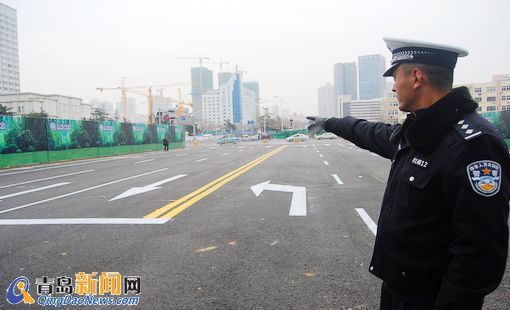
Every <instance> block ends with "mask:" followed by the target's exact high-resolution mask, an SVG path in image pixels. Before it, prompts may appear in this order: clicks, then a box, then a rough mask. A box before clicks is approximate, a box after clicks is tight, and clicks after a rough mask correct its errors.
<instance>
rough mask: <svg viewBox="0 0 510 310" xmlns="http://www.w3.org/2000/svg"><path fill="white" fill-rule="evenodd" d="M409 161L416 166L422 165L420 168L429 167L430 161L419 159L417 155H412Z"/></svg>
mask: <svg viewBox="0 0 510 310" xmlns="http://www.w3.org/2000/svg"><path fill="white" fill-rule="evenodd" d="M411 163H412V164H413V165H416V166H418V167H422V168H425V169H428V168H429V165H430V163H429V162H428V161H426V160H424V159H420V158H418V157H413V159H412V160H411Z"/></svg>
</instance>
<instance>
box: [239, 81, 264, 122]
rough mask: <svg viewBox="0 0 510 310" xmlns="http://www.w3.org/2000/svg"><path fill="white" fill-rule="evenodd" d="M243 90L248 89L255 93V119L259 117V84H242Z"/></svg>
mask: <svg viewBox="0 0 510 310" xmlns="http://www.w3.org/2000/svg"><path fill="white" fill-rule="evenodd" d="M243 86H244V88H246V89H249V90H251V91H253V92H254V93H255V117H256V119H259V117H260V90H259V82H246V83H244V84H243Z"/></svg>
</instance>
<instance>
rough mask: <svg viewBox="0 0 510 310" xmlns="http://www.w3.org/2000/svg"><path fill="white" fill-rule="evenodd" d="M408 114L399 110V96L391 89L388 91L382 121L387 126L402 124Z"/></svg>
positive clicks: (382, 108) (385, 95) (383, 106)
mask: <svg viewBox="0 0 510 310" xmlns="http://www.w3.org/2000/svg"><path fill="white" fill-rule="evenodd" d="M407 114H408V113H407V112H402V111H400V110H399V109H398V100H397V94H396V93H394V92H392V91H391V89H388V90H386V92H385V93H384V98H383V102H382V106H381V121H382V122H383V123H387V124H398V123H400V124H402V123H403V122H404V121H405V120H406V117H407Z"/></svg>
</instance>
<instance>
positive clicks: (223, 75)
mask: <svg viewBox="0 0 510 310" xmlns="http://www.w3.org/2000/svg"><path fill="white" fill-rule="evenodd" d="M232 74H233V73H232V72H220V73H218V87H220V86H221V85H223V84H225V83H227V82H228V80H230V77H231V76H232Z"/></svg>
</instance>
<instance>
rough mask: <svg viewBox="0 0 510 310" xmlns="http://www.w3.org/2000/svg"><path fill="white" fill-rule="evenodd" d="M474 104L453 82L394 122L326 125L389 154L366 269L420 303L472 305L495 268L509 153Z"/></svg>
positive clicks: (501, 243)
mask: <svg viewBox="0 0 510 310" xmlns="http://www.w3.org/2000/svg"><path fill="white" fill-rule="evenodd" d="M476 108H477V103H476V102H474V101H473V100H472V99H471V96H470V95H469V92H468V90H467V88H465V87H461V88H456V89H453V90H452V91H451V92H450V93H449V94H448V95H446V96H445V97H443V98H442V99H440V100H439V101H438V102H436V103H435V104H434V105H433V106H431V107H430V108H428V109H424V110H420V111H417V112H416V116H414V115H412V114H410V115H409V116H408V118H407V119H406V121H405V122H404V124H402V125H399V124H397V125H388V124H384V123H373V122H367V121H365V120H360V119H356V118H352V117H345V118H331V119H329V120H328V121H327V123H326V126H325V129H326V131H329V132H333V133H335V134H337V135H340V136H341V137H343V138H345V139H347V140H350V141H352V142H353V143H355V144H356V145H358V146H359V147H361V148H364V149H368V150H370V151H372V152H375V153H377V154H379V155H381V156H383V157H385V158H388V159H391V160H392V165H391V170H390V174H389V178H388V182H387V187H386V191H385V194H384V199H383V202H382V207H381V213H380V216H379V222H378V228H377V236H376V242H375V247H374V253H373V257H372V262H371V265H370V272H371V273H373V274H374V275H376V276H377V277H379V278H381V279H382V280H384V282H385V283H386V284H387V285H388V287H389V288H390V290H392V291H393V292H394V293H396V294H399V295H400V296H404V297H405V298H406V299H408V300H409V302H411V303H414V304H417V305H422V306H425V309H429V308H430V309H462V310H468V309H481V307H482V304H483V298H484V296H485V295H486V294H488V293H490V292H492V291H493V290H494V289H496V288H497V286H498V285H499V283H500V282H501V279H502V277H503V274H504V270H505V264H506V260H507V252H508V211H509V200H510V178H509V177H510V156H509V153H508V149H507V146H506V144H505V143H504V141H503V140H502V139H501V137H500V134H499V133H498V132H497V130H496V128H495V127H494V126H493V125H492V124H490V123H489V122H488V121H486V120H485V119H484V118H483V117H481V116H479V115H478V114H477V113H476V111H475V110H476Z"/></svg>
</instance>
